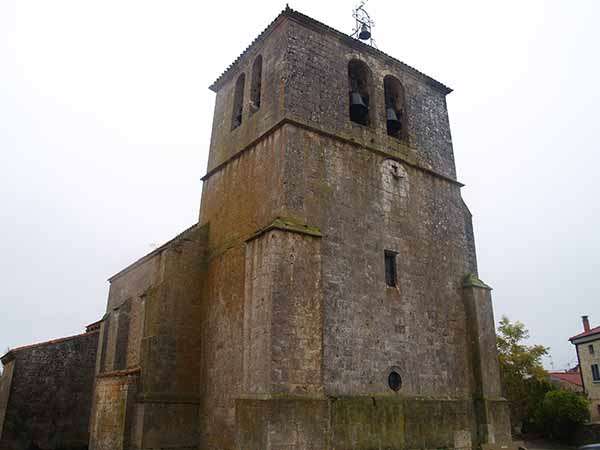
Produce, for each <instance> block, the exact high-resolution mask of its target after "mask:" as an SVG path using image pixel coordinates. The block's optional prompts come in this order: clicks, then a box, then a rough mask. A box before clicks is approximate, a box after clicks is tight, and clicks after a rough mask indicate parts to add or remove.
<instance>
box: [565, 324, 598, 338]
mask: <svg viewBox="0 0 600 450" xmlns="http://www.w3.org/2000/svg"><path fill="white" fill-rule="evenodd" d="M592 334H600V327H596V328H592V329H591V330H590V331H584V332H583V333H579V334H576V335H575V336H573V337H570V338H569V340H570V341H572V340H573V339H579V338H582V337H585V336H591V335H592Z"/></svg>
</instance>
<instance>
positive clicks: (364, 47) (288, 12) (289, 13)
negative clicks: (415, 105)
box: [210, 6, 452, 94]
mask: <svg viewBox="0 0 600 450" xmlns="http://www.w3.org/2000/svg"><path fill="white" fill-rule="evenodd" d="M284 17H288V18H291V19H293V20H296V21H297V22H299V23H302V24H305V25H308V26H312V27H314V28H317V29H319V30H320V31H324V32H328V33H330V34H334V35H335V36H337V37H339V38H342V39H344V40H345V41H346V42H347V43H349V44H351V45H352V46H355V47H356V48H358V49H360V50H361V51H366V52H369V53H372V54H374V55H377V56H381V57H384V58H385V59H387V60H388V61H389V62H391V63H394V64H398V65H400V66H402V68H403V69H404V70H406V71H408V72H410V73H412V74H413V75H415V76H417V77H419V78H422V79H424V80H426V81H427V82H428V83H429V84H430V85H432V86H434V87H435V88H437V89H439V90H440V91H442V92H443V93H444V94H449V93H450V92H452V89H451V88H449V87H448V86H446V85H444V84H442V83H440V82H439V81H437V80H435V79H433V78H431V77H430V76H428V75H425V74H424V73H423V72H420V71H419V70H417V69H415V68H414V67H411V66H409V65H408V64H405V63H403V62H402V61H400V60H398V59H396V58H394V57H392V56H390V55H388V54H387V53H384V52H382V51H381V50H379V49H376V48H375V47H373V46H371V45H368V44H365V43H364V42H361V41H359V40H358V39H355V38H353V37H350V36H348V35H347V34H345V33H342V32H341V31H338V30H336V29H335V28H331V27H330V26H329V25H326V24H324V23H322V22H319V21H318V20H315V19H313V18H312V17H309V16H307V15H305V14H302V13H300V12H298V11H294V10H293V9H291V8H290V7H289V6H286V8H285V9H284V10H283V11H282V12H281V13H280V14H279V15H278V16H277V17H276V18H275V19H274V20H273V21H272V22H271V23H270V24H269V25H268V26H267V28H265V29H264V30H263V32H262V33H260V34H259V35H258V36H257V37H256V38H255V39H254V40H253V41H252V43H251V44H250V45H249V46H248V47H246V49H245V50H244V51H243V52H242V53H241V54H240V55H239V56H238V57H237V58H236V60H235V61H234V62H233V63H231V64H230V65H229V67H227V69H225V71H224V72H223V73H222V74H221V75H220V76H219V77H218V78H217V79H216V80H215V82H214V83H213V84H212V85H211V86H210V89H211V90H212V91H215V92H216V91H218V90H219V87H220V86H221V84H222V83H223V82H224V81H225V80H226V79H227V77H228V75H229V74H230V73H231V71H232V70H233V69H234V68H235V67H236V66H237V65H238V64H239V62H240V60H241V59H242V58H243V57H244V55H245V54H246V53H248V51H249V50H250V49H251V48H252V47H253V46H254V45H256V44H257V43H258V42H260V41H262V40H263V39H264V38H266V37H267V36H268V35H269V34H270V33H271V32H272V31H273V29H274V28H275V26H276V25H277V24H278V23H279V22H280V21H281V20H283V18H284Z"/></svg>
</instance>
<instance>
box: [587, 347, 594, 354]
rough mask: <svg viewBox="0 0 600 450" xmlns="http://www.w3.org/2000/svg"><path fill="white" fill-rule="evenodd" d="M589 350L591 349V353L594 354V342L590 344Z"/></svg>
mask: <svg viewBox="0 0 600 450" xmlns="http://www.w3.org/2000/svg"><path fill="white" fill-rule="evenodd" d="M588 350H589V351H590V355H593V354H594V346H593V345H592V344H590V345H588Z"/></svg>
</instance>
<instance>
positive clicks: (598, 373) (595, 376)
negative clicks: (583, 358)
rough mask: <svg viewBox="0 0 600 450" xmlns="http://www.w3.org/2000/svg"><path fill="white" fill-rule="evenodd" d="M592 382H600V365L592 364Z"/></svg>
mask: <svg viewBox="0 0 600 450" xmlns="http://www.w3.org/2000/svg"><path fill="white" fill-rule="evenodd" d="M592 380H594V381H600V370H598V364H592Z"/></svg>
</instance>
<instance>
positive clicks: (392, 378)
mask: <svg viewBox="0 0 600 450" xmlns="http://www.w3.org/2000/svg"><path fill="white" fill-rule="evenodd" d="M388 386H389V387H390V389H391V390H392V391H399V390H400V388H401V387H402V377H401V376H400V374H399V373H398V372H396V370H392V371H391V372H390V374H389V375H388Z"/></svg>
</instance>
